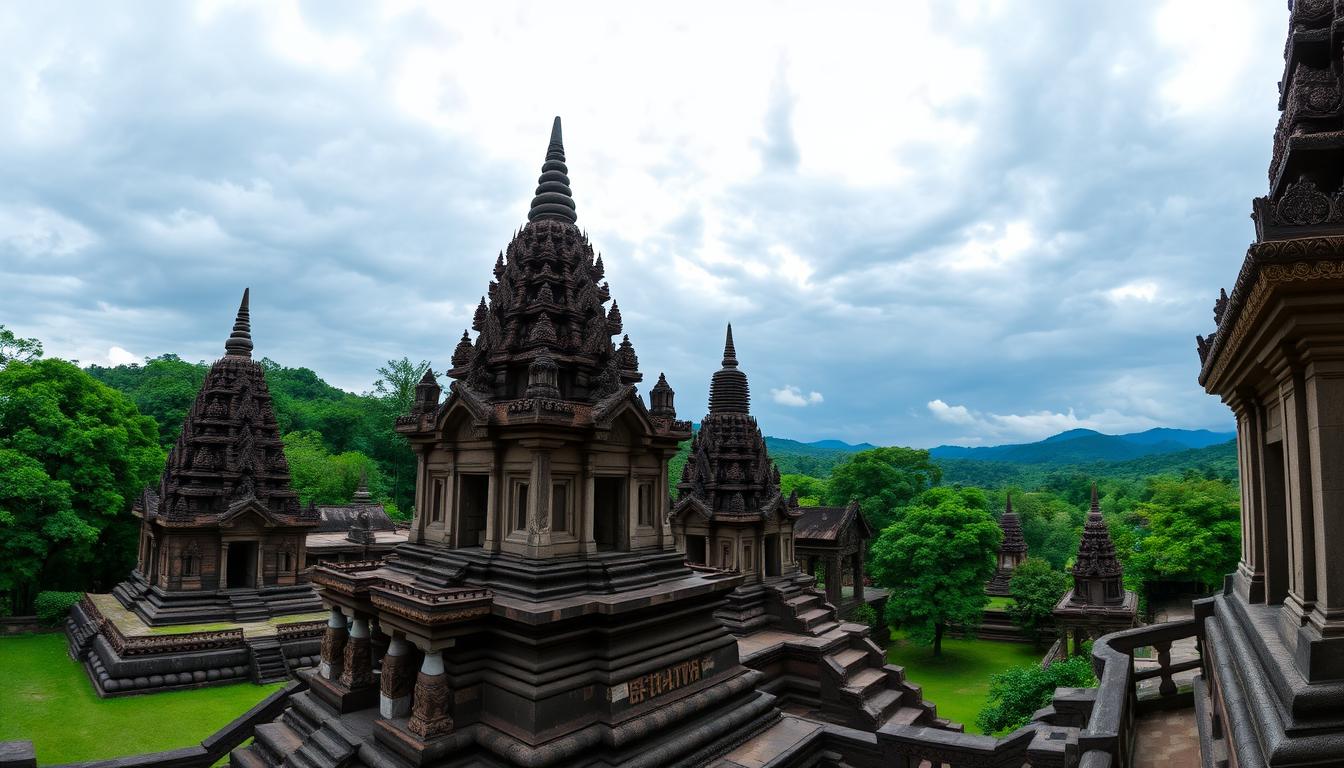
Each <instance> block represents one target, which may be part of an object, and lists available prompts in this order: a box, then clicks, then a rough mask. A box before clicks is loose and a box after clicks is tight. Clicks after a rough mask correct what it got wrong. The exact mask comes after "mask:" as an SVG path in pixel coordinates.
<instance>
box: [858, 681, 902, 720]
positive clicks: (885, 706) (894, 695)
mask: <svg viewBox="0 0 1344 768" xmlns="http://www.w3.org/2000/svg"><path fill="white" fill-rule="evenodd" d="M900 707H901V692H900V691H895V690H892V689H890V688H884V689H882V690H880V691H878V692H877V693H875V694H873V695H872V696H870V697H868V698H866V699H864V701H863V709H864V711H865V712H867V713H868V714H869V716H871V717H872V718H873V721H874V722H875V723H876V724H877V725H879V726H880V725H881V724H882V723H884V722H886V720H887V718H888V717H889V716H890V715H891V713H892V712H895V711H896V710H897V709H899V708H900Z"/></svg>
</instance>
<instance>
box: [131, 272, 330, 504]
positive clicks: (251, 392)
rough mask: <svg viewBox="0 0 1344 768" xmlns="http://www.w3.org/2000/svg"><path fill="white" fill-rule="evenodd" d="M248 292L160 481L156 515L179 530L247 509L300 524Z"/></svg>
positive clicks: (244, 294) (188, 416)
mask: <svg viewBox="0 0 1344 768" xmlns="http://www.w3.org/2000/svg"><path fill="white" fill-rule="evenodd" d="M248 296H249V291H246V290H245V291H243V300H242V303H241V304H240V305H239V307H238V315H237V318H236V320H235V321H234V325H233V333H232V334H231V335H230V336H229V339H228V341H227V342H225V345H224V351H225V355H224V357H222V358H220V359H219V360H217V361H216V362H215V364H214V365H212V366H211V367H210V371H209V372H208V373H207V374H206V376H205V382H204V383H203V384H202V385H201V389H200V392H198V393H197V395H196V401H195V403H194V404H193V405H192V407H191V410H190V411H188V412H187V418H186V420H185V421H184V422H183V425H182V432H181V434H180V435H179V436H178V439H177V442H176V443H175V444H174V445H173V447H172V449H171V450H170V451H169V453H168V463H167V466H166V467H165V469H164V471H163V476H162V477H161V478H160V480H159V493H158V496H159V500H158V505H157V509H155V510H146V512H147V513H149V514H152V515H156V516H159V517H162V518H165V519H168V520H171V521H173V522H175V523H182V524H190V523H205V522H209V521H211V520H217V519H219V518H222V517H225V516H227V515H229V514H230V513H232V512H233V511H235V510H237V509H239V508H240V507H242V506H246V505H248V504H252V503H255V504H259V505H261V506H262V507H263V508H265V509H266V510H267V511H268V512H269V513H270V514H271V515H274V516H276V517H280V518H284V519H287V521H288V522H290V523H295V524H301V523H302V522H305V521H306V520H307V518H306V517H305V516H304V515H303V514H302V512H301V511H300V509H299V498H298V494H297V493H295V492H294V490H293V489H292V488H291V487H290V477H289V463H288V462H287V461H286V459H285V451H284V444H283V443H282V442H281V440H280V425H279V424H278V423H277V421H276V418H275V412H274V410H273V408H272V405H271V394H270V391H269V389H268V388H267V386H266V375H265V371H264V370H263V369H262V367H261V365H260V364H258V363H256V362H255V361H253V360H252V337H251V327H250V322H249V312H248Z"/></svg>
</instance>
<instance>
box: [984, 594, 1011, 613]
mask: <svg viewBox="0 0 1344 768" xmlns="http://www.w3.org/2000/svg"><path fill="white" fill-rule="evenodd" d="M1012 604H1013V598H1011V597H1002V596H1000V595H990V596H989V604H988V605H986V606H985V608H986V609H988V610H991V611H1006V610H1008V607H1009V606H1010V605H1012Z"/></svg>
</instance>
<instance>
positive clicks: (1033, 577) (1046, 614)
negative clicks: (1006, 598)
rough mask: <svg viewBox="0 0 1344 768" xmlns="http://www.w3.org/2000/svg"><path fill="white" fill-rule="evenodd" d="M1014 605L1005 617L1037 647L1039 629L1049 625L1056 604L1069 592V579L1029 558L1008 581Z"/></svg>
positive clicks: (1041, 562) (1043, 562)
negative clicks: (1009, 618) (1011, 620)
mask: <svg viewBox="0 0 1344 768" xmlns="http://www.w3.org/2000/svg"><path fill="white" fill-rule="evenodd" d="M1008 588H1009V591H1011V592H1012V595H1013V603H1012V605H1010V606H1008V615H1009V616H1011V617H1012V618H1013V623H1015V624H1017V625H1018V626H1019V627H1021V628H1022V631H1024V632H1026V633H1027V635H1028V636H1029V637H1030V638H1031V640H1032V642H1034V643H1036V644H1037V645H1040V642H1041V636H1042V629H1043V628H1044V627H1045V626H1047V625H1049V623H1050V620H1051V616H1052V614H1053V613H1054V610H1055V605H1056V604H1058V603H1059V599H1060V598H1061V597H1063V596H1064V593H1065V592H1067V591H1068V590H1069V577H1068V575H1067V574H1065V573H1064V572H1063V571H1060V570H1056V569H1054V568H1052V567H1051V566H1050V563H1047V562H1046V561H1045V560H1043V559H1041V558H1039V557H1028V558H1027V559H1026V560H1023V561H1022V562H1021V563H1019V564H1018V566H1017V568H1015V569H1013V576H1012V579H1011V580H1010V581H1009V582H1008Z"/></svg>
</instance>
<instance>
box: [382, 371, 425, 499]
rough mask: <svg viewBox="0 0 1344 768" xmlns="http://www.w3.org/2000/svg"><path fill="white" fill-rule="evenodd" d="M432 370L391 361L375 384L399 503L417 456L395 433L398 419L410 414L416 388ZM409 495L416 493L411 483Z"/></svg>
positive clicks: (413, 470)
mask: <svg viewBox="0 0 1344 768" xmlns="http://www.w3.org/2000/svg"><path fill="white" fill-rule="evenodd" d="M427 370H429V361H428V360H421V361H420V362H418V363H412V362H411V359H410V358H409V357H403V358H401V359H400V360H388V361H387V365H384V366H382V367H381V368H379V369H378V380H377V381H375V382H374V383H373V392H374V394H375V395H377V397H378V399H379V400H380V401H381V402H382V404H383V407H384V409H385V411H384V418H385V420H386V423H385V425H384V429H385V430H386V432H385V434H386V436H387V439H386V441H385V445H384V446H383V447H384V453H385V454H386V456H387V459H388V464H389V465H390V469H391V470H392V495H393V497H394V498H397V499H400V498H401V496H402V491H403V488H402V486H403V482H402V480H403V478H407V477H413V476H414V475H415V455H414V454H413V453H412V452H411V446H410V444H409V443H407V442H406V438H404V437H402V436H401V435H400V434H398V433H397V432H396V429H395V424H396V421H397V417H398V416H402V415H404V414H407V413H410V411H411V404H412V403H413V402H414V401H415V385H417V384H419V383H420V379H421V378H422V377H423V376H424V375H425V371H427ZM404 485H405V486H406V489H405V490H407V491H413V490H414V488H413V487H412V484H411V483H404Z"/></svg>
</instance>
